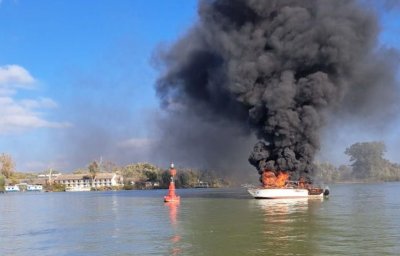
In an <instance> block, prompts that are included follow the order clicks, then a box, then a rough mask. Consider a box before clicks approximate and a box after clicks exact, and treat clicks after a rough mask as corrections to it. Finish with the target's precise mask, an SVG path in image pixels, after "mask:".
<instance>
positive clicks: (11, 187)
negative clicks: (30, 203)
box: [4, 185, 20, 192]
mask: <svg viewBox="0 0 400 256" xmlns="http://www.w3.org/2000/svg"><path fill="white" fill-rule="evenodd" d="M4 187H5V191H6V192H19V191H20V190H19V187H18V186H17V185H9V186H4Z"/></svg>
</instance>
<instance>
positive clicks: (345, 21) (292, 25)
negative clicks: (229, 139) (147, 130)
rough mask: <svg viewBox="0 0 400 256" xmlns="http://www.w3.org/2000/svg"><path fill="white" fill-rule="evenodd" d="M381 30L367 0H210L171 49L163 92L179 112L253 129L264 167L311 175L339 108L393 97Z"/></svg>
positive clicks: (256, 158) (255, 154) (256, 154)
mask: <svg viewBox="0 0 400 256" xmlns="http://www.w3.org/2000/svg"><path fill="white" fill-rule="evenodd" d="M378 32H379V26H378V22H377V18H376V17H375V15H374V13H373V12H372V11H370V10H367V9H366V8H363V6H361V4H360V2H357V1H350V0H336V1H330V0H320V1H315V0H302V1H298V0H269V1H261V0H260V1H257V0H214V1H212V0H211V1H210V0H204V1H200V2H199V20H198V22H197V23H196V24H195V25H194V26H193V27H192V28H191V29H190V31H188V32H187V33H186V34H185V35H184V36H183V37H182V38H181V39H180V40H178V41H177V42H176V43H175V44H174V45H173V46H172V47H171V48H170V49H168V50H167V51H165V52H163V53H162V54H161V55H162V56H161V59H162V61H163V64H164V68H165V70H163V74H162V75H161V77H160V78H159V80H158V83H157V93H158V95H159V96H160V98H161V100H162V104H163V106H164V107H166V108H167V109H169V110H171V109H172V111H174V112H179V111H183V112H185V113H190V114H192V115H194V116H196V117H197V118H199V119H200V120H204V122H211V123H212V122H214V121H215V120H229V121H230V122H232V123H234V124H235V125H239V126H241V127H243V128H245V129H246V128H248V129H250V130H251V131H252V132H253V133H254V134H255V135H256V136H257V138H258V140H259V141H258V142H257V143H256V145H255V146H254V149H253V151H252V152H251V155H250V158H249V162H250V163H251V164H252V165H253V166H255V167H256V168H257V170H258V172H259V173H260V174H262V173H263V172H264V171H265V170H269V171H274V172H278V171H282V170H283V171H290V173H291V178H292V179H298V178H300V177H303V178H310V176H311V174H312V172H313V159H314V156H315V154H316V152H317V151H318V149H319V147H320V140H319V133H320V131H321V128H322V127H323V126H324V125H325V120H326V117H327V115H328V114H329V113H333V112H336V113H340V112H341V111H342V112H348V110H350V109H351V110H352V111H353V112H354V114H358V113H363V112H364V110H365V106H370V105H369V104H368V102H369V101H368V100H369V99H371V98H378V99H379V97H380V96H382V97H386V98H385V101H387V102H392V100H393V97H392V96H391V94H390V93H387V92H388V91H390V90H391V89H393V85H394V80H395V79H394V69H393V68H391V67H392V66H393V64H392V63H391V61H392V60H389V59H390V58H386V57H384V56H385V55H388V54H387V50H385V49H379V48H378V47H377V35H378ZM384 67H388V68H387V69H385V68H384ZM378 105H379V106H377V107H375V110H376V111H377V112H379V109H381V106H384V105H385V104H382V103H380V104H378ZM343 109H346V110H343ZM188 110H189V111H188ZM371 115H372V113H371ZM233 139H234V138H233Z"/></svg>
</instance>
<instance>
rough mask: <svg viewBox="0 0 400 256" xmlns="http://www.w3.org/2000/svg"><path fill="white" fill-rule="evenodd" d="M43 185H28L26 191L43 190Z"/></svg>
mask: <svg viewBox="0 0 400 256" xmlns="http://www.w3.org/2000/svg"><path fill="white" fill-rule="evenodd" d="M42 190H43V186H42V185H28V186H27V187H26V191H42Z"/></svg>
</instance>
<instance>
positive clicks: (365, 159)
mask: <svg viewBox="0 0 400 256" xmlns="http://www.w3.org/2000/svg"><path fill="white" fill-rule="evenodd" d="M385 152H386V147H385V144H384V143H383V142H359V143H355V144H353V145H351V146H350V147H348V148H347V149H346V150H345V152H344V153H345V154H346V155H347V156H349V158H350V162H351V164H350V165H340V166H338V167H337V166H334V165H333V164H331V163H328V162H325V163H320V162H317V163H315V176H314V180H315V181H316V182H324V183H339V182H377V181H400V165H399V164H397V163H392V162H390V161H389V160H387V159H385V158H384V153H385ZM102 172H114V173H117V174H120V175H121V176H122V177H123V180H124V186H123V187H122V189H126V190H130V189H150V188H167V187H168V185H169V182H170V174H169V170H168V169H165V168H160V167H158V166H156V165H154V164H151V163H132V164H128V165H126V166H117V165H116V164H114V163H111V162H106V163H101V162H97V161H92V162H91V163H90V164H89V165H88V166H87V167H83V168H79V169H77V170H75V171H73V173H74V174H88V175H89V176H90V177H91V178H92V179H95V178H96V175H98V174H99V173H102ZM51 173H52V174H57V173H59V171H56V170H51ZM39 174H49V171H48V170H45V171H43V172H41V173H26V172H17V171H15V164H14V161H13V159H12V157H11V156H10V155H8V154H4V153H3V154H1V155H0V192H1V191H4V186H5V185H7V184H18V183H20V182H21V181H23V182H31V183H32V184H34V183H35V182H37V181H38V175H39ZM47 179H48V178H44V179H42V180H44V183H43V185H44V188H45V190H46V191H65V186H63V185H60V184H54V183H52V182H48V181H47ZM200 182H202V184H207V185H208V186H209V187H228V186H230V185H232V182H231V181H230V179H229V177H225V176H222V175H220V173H219V172H218V171H213V170H199V169H193V168H184V167H178V168H177V175H176V179H175V185H176V187H177V188H193V187H196V185H198V184H199V183H200ZM107 189H110V188H107ZM111 189H117V187H115V188H111Z"/></svg>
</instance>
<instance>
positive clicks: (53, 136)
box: [0, 0, 400, 171]
mask: <svg viewBox="0 0 400 256" xmlns="http://www.w3.org/2000/svg"><path fill="white" fill-rule="evenodd" d="M196 6H197V1H195V0H168V1H166V0H146V1H139V0H137V1H136V0H118V1H112V0H102V1H78V0H73V1H66V0H57V1H54V0H36V1H32V0H31V1H29V0H2V1H0V46H1V51H0V152H6V153H9V154H11V155H12V156H13V158H14V160H15V162H16V165H17V169H18V170H20V171H40V170H43V169H46V168H56V169H60V170H65V171H70V170H73V169H74V168H77V167H79V166H81V167H84V166H85V164H87V163H89V162H90V161H92V160H94V159H99V158H100V157H103V158H105V159H108V160H110V161H113V162H117V163H118V164H126V163H128V162H133V161H141V160H151V159H148V156H147V155H146V152H144V150H141V149H142V148H144V147H145V145H146V143H147V142H148V140H149V137H150V136H151V128H149V120H148V117H149V116H151V115H154V114H157V109H158V104H159V103H158V100H157V98H156V96H155V92H154V82H155V80H156V78H157V71H156V70H155V68H154V65H152V61H151V60H152V56H153V55H154V52H155V49H157V48H158V47H159V46H160V45H163V44H169V43H172V42H173V41H174V40H176V38H177V37H179V36H180V35H182V34H183V33H184V32H185V30H186V29H187V28H189V27H190V26H191V24H193V22H195V20H196V18H197V17H196V16H197V10H196ZM380 15H381V16H380V19H381V24H382V29H383V30H382V34H381V36H380V42H381V44H382V45H385V46H386V47H396V48H397V47H398V45H399V43H400V39H399V35H400V33H399V32H400V18H399V17H400V15H399V11H398V10H393V11H390V12H383V11H381V14H380ZM160 125H162V124H160ZM391 136H395V135H392V134H391ZM390 138H393V137H390ZM395 139H399V138H398V136H397V137H396V136H395ZM344 140H346V138H345V139H344ZM399 142H400V139H399ZM341 152H343V150H342V149H341ZM147 153H148V152H147ZM394 158H395V157H394Z"/></svg>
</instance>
